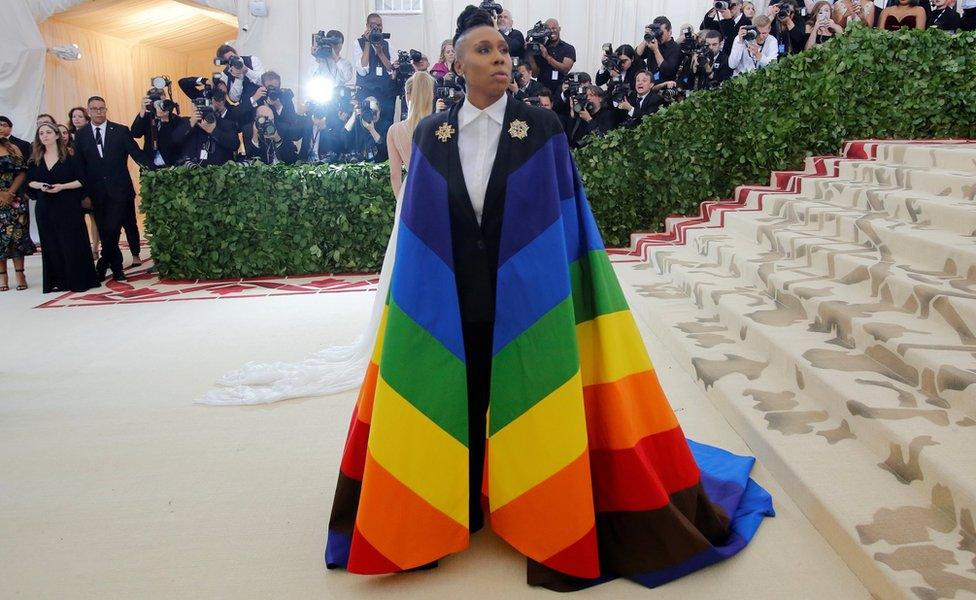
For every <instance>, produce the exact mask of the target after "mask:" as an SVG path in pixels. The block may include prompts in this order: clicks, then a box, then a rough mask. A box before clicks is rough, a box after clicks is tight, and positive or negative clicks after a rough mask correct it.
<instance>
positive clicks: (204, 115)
mask: <svg viewBox="0 0 976 600" xmlns="http://www.w3.org/2000/svg"><path fill="white" fill-rule="evenodd" d="M193 107H194V108H196V109H197V110H198V111H200V118H201V119H203V120H204V121H206V122H207V123H211V124H213V123H216V122H217V111H215V110H214V107H213V99H212V98H211V96H210V95H206V96H200V97H198V98H194V99H193Z"/></svg>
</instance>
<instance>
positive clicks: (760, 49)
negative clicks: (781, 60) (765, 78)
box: [729, 15, 779, 75]
mask: <svg viewBox="0 0 976 600" xmlns="http://www.w3.org/2000/svg"><path fill="white" fill-rule="evenodd" d="M753 23H754V24H753V25H752V26H747V27H742V28H740V29H739V35H738V36H736V38H735V41H734V42H733V43H732V54H730V55H729V66H730V67H732V70H733V73H734V74H735V75H739V74H740V73H748V72H749V71H755V70H756V69H761V68H763V67H765V66H766V65H768V64H769V63H771V62H773V61H774V60H776V58H777V56H779V51H778V49H777V47H776V40H775V39H773V37H772V36H771V35H769V32H770V30H771V29H772V27H773V24H772V22H771V21H770V20H769V17H767V16H766V15H759V16H757V17H756V20H755V21H754V22H753Z"/></svg>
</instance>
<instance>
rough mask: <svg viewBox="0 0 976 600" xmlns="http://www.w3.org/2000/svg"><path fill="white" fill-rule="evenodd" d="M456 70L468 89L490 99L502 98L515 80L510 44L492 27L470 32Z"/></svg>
mask: <svg viewBox="0 0 976 600" xmlns="http://www.w3.org/2000/svg"><path fill="white" fill-rule="evenodd" d="M458 61H459V65H460V66H459V67H457V70H458V71H459V72H460V73H461V74H462V75H464V79H465V81H467V82H468V88H469V89H475V90H479V91H480V92H482V93H484V94H487V95H489V96H496V95H497V96H501V95H503V94H504V93H505V90H506V89H507V88H508V82H509V79H510V78H511V76H512V57H511V56H510V55H509V54H508V42H506V41H505V38H504V37H502V34H500V33H498V30H497V29H495V28H493V27H487V26H483V27H478V28H476V29H472V30H470V31H469V32H468V33H467V34H466V35H465V36H464V37H463V38H462V43H461V55H460V57H459V59H458Z"/></svg>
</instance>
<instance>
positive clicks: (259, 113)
mask: <svg viewBox="0 0 976 600" xmlns="http://www.w3.org/2000/svg"><path fill="white" fill-rule="evenodd" d="M244 152H245V154H246V155H247V157H248V158H250V159H258V160H260V161H261V162H263V163H265V164H268V165H275V164H278V163H284V164H286V165H293V164H295V161H297V160H298V150H297V149H296V148H295V144H294V143H293V142H290V141H288V140H286V139H285V138H284V137H282V135H281V133H280V132H279V131H278V120H277V117H276V116H275V113H274V111H273V110H271V107H270V106H268V105H266V104H262V105H261V106H259V107H258V108H257V110H256V112H255V118H254V122H253V123H251V124H250V125H248V126H247V127H246V128H245V129H244Z"/></svg>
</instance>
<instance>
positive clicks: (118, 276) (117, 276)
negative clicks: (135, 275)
mask: <svg viewBox="0 0 976 600" xmlns="http://www.w3.org/2000/svg"><path fill="white" fill-rule="evenodd" d="M112 279H114V280H115V281H128V280H129V278H128V277H126V276H125V273H123V272H121V271H119V272H118V273H112Z"/></svg>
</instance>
